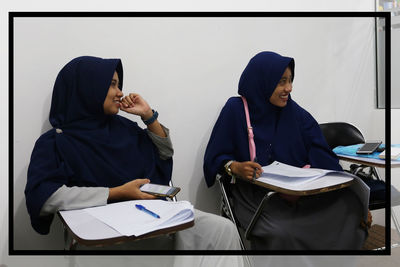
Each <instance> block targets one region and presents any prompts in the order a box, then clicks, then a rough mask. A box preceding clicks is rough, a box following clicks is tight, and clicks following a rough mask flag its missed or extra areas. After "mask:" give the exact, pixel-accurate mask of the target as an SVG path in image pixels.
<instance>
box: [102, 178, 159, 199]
mask: <svg viewBox="0 0 400 267" xmlns="http://www.w3.org/2000/svg"><path fill="white" fill-rule="evenodd" d="M148 183H150V180H149V179H135V180H132V181H130V182H127V183H125V184H123V185H120V186H117V187H113V188H109V194H108V202H112V201H121V200H134V199H155V198H156V196H153V195H150V194H147V193H144V192H142V191H140V186H141V185H143V184H148Z"/></svg>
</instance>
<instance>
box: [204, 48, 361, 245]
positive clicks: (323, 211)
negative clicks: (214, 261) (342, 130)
mask: <svg viewBox="0 0 400 267" xmlns="http://www.w3.org/2000/svg"><path fill="white" fill-rule="evenodd" d="M293 79H294V59H293V58H290V57H284V56H281V55H279V54H277V53H274V52H261V53H258V54H257V55H255V56H254V57H253V58H252V59H251V60H250V62H249V63H248V65H247V66H246V68H245V69H244V71H243V73H242V75H241V77H240V81H239V89H238V93H239V94H240V95H241V96H243V97H245V98H246V100H247V102H248V103H249V113H250V119H251V126H252V127H253V132H254V142H255V145H256V148H257V149H256V160H255V161H251V159H250V154H249V142H248V133H247V128H246V118H245V112H244V108H243V102H242V99H241V98H240V97H231V98H230V99H229V100H228V101H227V103H226V104H225V106H224V107H223V109H222V111H221V113H220V115H219V118H218V120H217V122H216V124H215V126H214V129H213V131H212V133H211V137H210V140H209V142H208V145H207V149H206V152H205V156H204V166H203V167H204V176H205V179H206V182H207V185H208V186H211V185H213V183H214V182H215V178H216V176H217V175H224V174H225V173H226V174H228V175H231V176H233V177H235V176H238V177H241V178H243V179H253V177H254V175H255V176H256V177H259V176H260V175H261V172H262V171H261V169H262V166H266V165H269V164H271V163H272V162H273V161H275V160H276V161H279V162H283V163H286V164H289V165H293V166H297V167H304V166H306V165H311V167H314V168H322V169H330V170H342V168H341V166H340V165H339V161H338V159H337V157H336V156H335V154H334V153H333V152H332V151H331V150H330V149H329V147H328V145H327V144H326V141H325V139H324V137H323V136H322V133H321V130H320V128H319V125H318V123H317V122H316V120H315V119H314V118H313V117H312V116H311V114H310V113H308V112H307V111H306V110H304V109H303V108H302V107H300V106H299V105H298V104H297V103H296V102H295V101H294V100H293V99H292V98H291V95H290V93H291V91H292V81H293ZM243 179H236V184H232V185H231V187H230V189H231V191H232V196H233V209H234V212H235V214H236V216H237V220H238V221H239V223H240V225H241V226H242V227H243V228H247V226H248V225H249V223H250V219H251V217H252V216H253V214H254V213H255V212H256V209H257V207H258V205H259V203H261V201H262V199H263V197H264V196H265V190H264V189H263V188H261V187H258V186H256V185H253V184H251V183H248V182H245V181H243ZM364 210H366V208H365V207H363V206H362V204H361V202H360V201H359V199H358V198H357V197H356V195H355V194H354V192H352V191H350V190H347V189H341V190H337V191H334V192H330V193H324V194H319V195H314V196H302V197H296V196H294V197H293V196H289V195H283V194H279V195H278V194H275V195H274V196H272V197H271V199H270V200H269V202H268V204H267V205H266V207H265V208H264V209H263V211H262V215H261V216H260V217H259V218H260V219H259V220H258V221H257V222H256V224H255V226H254V229H253V230H252V236H251V238H250V241H251V247H252V249H261V250H321V249H322V250H328V249H329V250H332V249H333V250H344V249H351V250H352V249H361V247H362V245H363V243H364V241H365V239H366V236H367V232H366V229H364V228H363V227H361V225H360V222H361V220H362V218H364V216H363V211H364Z"/></svg>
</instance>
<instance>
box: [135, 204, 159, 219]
mask: <svg viewBox="0 0 400 267" xmlns="http://www.w3.org/2000/svg"><path fill="white" fill-rule="evenodd" d="M135 206H136V208H137V209H138V210H141V211H144V212H146V213H147V214H150V215H151V216H153V217H155V218H157V219H160V215H158V214H156V213H154V212H152V211H151V210H148V209H146V208H145V207H143V206H142V205H139V204H136V205H135Z"/></svg>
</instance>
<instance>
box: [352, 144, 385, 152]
mask: <svg viewBox="0 0 400 267" xmlns="http://www.w3.org/2000/svg"><path fill="white" fill-rule="evenodd" d="M380 144H382V141H367V142H366V143H365V144H364V145H362V146H361V147H360V148H359V149H358V150H357V152H356V153H357V154H372V153H374V152H375V150H377V149H378V147H379V146H380Z"/></svg>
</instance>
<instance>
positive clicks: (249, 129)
mask: <svg viewBox="0 0 400 267" xmlns="http://www.w3.org/2000/svg"><path fill="white" fill-rule="evenodd" d="M241 98H242V100H243V106H244V112H245V114H246V122H247V133H248V135H249V151H250V160H251V161H254V159H255V158H256V144H255V143H254V134H253V127H251V124H250V116H249V107H248V106H247V100H246V98H245V97H243V96H241Z"/></svg>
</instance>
